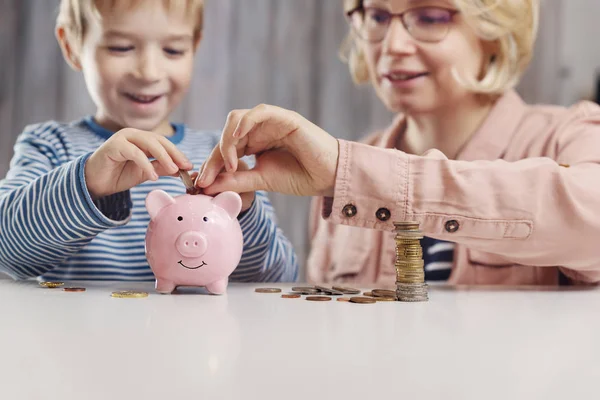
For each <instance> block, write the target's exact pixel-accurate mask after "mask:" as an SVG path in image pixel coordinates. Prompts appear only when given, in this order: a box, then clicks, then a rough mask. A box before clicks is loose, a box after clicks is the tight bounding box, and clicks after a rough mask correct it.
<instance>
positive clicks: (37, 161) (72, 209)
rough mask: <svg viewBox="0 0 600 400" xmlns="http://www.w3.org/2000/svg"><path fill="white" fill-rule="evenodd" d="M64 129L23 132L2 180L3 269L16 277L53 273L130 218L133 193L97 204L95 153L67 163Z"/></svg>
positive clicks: (0, 245)
mask: <svg viewBox="0 0 600 400" xmlns="http://www.w3.org/2000/svg"><path fill="white" fill-rule="evenodd" d="M59 130H60V128H57V127H56V126H51V125H50V126H49V125H45V126H44V125H42V126H34V127H32V128H31V129H30V130H26V131H25V132H24V133H22V134H21V135H20V136H19V138H18V140H17V143H16V144H15V148H14V150H15V154H14V157H13V159H12V160H11V164H10V169H9V172H8V174H7V176H6V178H5V179H3V180H2V181H0V270H1V271H3V272H5V273H7V274H8V275H10V276H12V277H13V278H15V279H26V278H31V277H36V276H39V275H42V274H44V273H45V272H48V271H50V270H52V269H53V268H55V267H56V266H58V265H59V264H60V263H61V262H62V261H64V260H65V259H67V258H68V257H69V256H70V255H72V254H74V253H76V252H77V251H78V250H79V249H81V248H82V247H83V246H85V245H86V244H88V243H89V242H90V241H91V240H92V239H93V238H94V237H95V236H96V235H97V234H98V233H100V232H102V231H104V230H106V229H108V228H111V227H115V226H119V225H123V224H125V223H127V222H128V221H129V218H130V211H131V198H130V196H129V194H128V193H118V194H116V195H113V196H109V197H106V198H103V199H100V200H98V201H96V202H94V201H92V198H91V196H90V194H89V192H88V190H87V185H86V184H85V174H84V167H85V162H86V160H87V159H88V157H89V155H90V154H87V155H84V156H81V157H78V158H75V159H73V160H71V161H68V162H62V161H61V160H63V159H64V158H65V151H66V149H65V148H64V146H63V145H62V144H63V143H64V141H63V140H61V139H62V138H60V137H59V135H58V131H59Z"/></svg>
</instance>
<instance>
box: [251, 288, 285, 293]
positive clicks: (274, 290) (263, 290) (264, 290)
mask: <svg viewBox="0 0 600 400" xmlns="http://www.w3.org/2000/svg"><path fill="white" fill-rule="evenodd" d="M254 291H255V292H256V293H281V289H278V288H256V289H254Z"/></svg>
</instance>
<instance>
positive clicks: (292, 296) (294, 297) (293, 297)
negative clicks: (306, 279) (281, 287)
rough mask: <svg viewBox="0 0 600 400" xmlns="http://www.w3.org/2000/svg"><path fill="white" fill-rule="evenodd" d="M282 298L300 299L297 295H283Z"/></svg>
mask: <svg viewBox="0 0 600 400" xmlns="http://www.w3.org/2000/svg"><path fill="white" fill-rule="evenodd" d="M281 297H282V298H284V299H297V298H299V297H300V295H299V294H296V293H290V294H282V295H281Z"/></svg>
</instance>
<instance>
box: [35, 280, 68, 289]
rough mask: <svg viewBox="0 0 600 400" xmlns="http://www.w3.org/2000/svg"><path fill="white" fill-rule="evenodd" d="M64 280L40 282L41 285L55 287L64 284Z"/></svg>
mask: <svg viewBox="0 0 600 400" xmlns="http://www.w3.org/2000/svg"><path fill="white" fill-rule="evenodd" d="M64 284H65V283H64V282H40V286H43V287H47V288H50V289H54V288H57V287H60V286H62V285H64Z"/></svg>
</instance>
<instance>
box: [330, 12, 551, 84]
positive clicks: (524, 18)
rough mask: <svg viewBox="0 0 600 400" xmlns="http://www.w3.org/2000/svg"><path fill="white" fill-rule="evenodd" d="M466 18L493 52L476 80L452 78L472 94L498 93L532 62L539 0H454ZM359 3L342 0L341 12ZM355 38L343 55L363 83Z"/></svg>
mask: <svg viewBox="0 0 600 400" xmlns="http://www.w3.org/2000/svg"><path fill="white" fill-rule="evenodd" d="M454 4H455V5H456V8H457V9H458V10H459V11H460V13H461V15H462V16H463V17H464V18H465V21H466V22H467V24H469V26H470V27H471V28H472V29H473V30H474V32H475V34H476V35H477V36H479V37H480V38H481V39H482V40H484V41H486V42H489V44H491V46H486V47H489V48H492V49H493V50H492V54H489V56H490V60H489V63H487V65H486V66H485V68H484V71H483V75H482V76H481V77H479V79H474V78H466V77H463V76H460V73H459V72H458V71H456V70H454V71H453V75H454V77H455V78H456V79H457V80H458V82H459V83H460V84H462V85H463V86H464V87H466V88H467V89H469V90H472V91H473V92H475V93H482V94H489V95H500V94H502V93H503V92H505V91H507V90H509V89H512V88H513V87H515V86H516V85H517V83H518V82H519V79H520V78H521V76H522V75H523V73H524V72H525V69H526V68H527V66H528V65H529V62H530V61H531V57H532V55H533V47H534V44H535V39H536V35H537V30H538V20H539V13H540V10H539V8H540V4H539V0H454ZM360 6H362V0H344V12H348V11H351V10H353V9H355V8H357V7H360ZM356 40H357V38H356V37H355V35H353V33H352V32H350V34H349V35H348V37H347V38H346V40H345V42H344V44H343V45H342V49H341V50H342V52H341V55H342V58H343V59H344V61H347V62H348V65H349V68H350V74H351V75H352V79H353V80H354V82H355V83H357V84H361V83H366V82H368V80H369V74H368V71H367V67H366V64H365V60H364V57H363V55H362V52H361V50H360V47H359V46H358V45H357V43H356Z"/></svg>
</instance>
